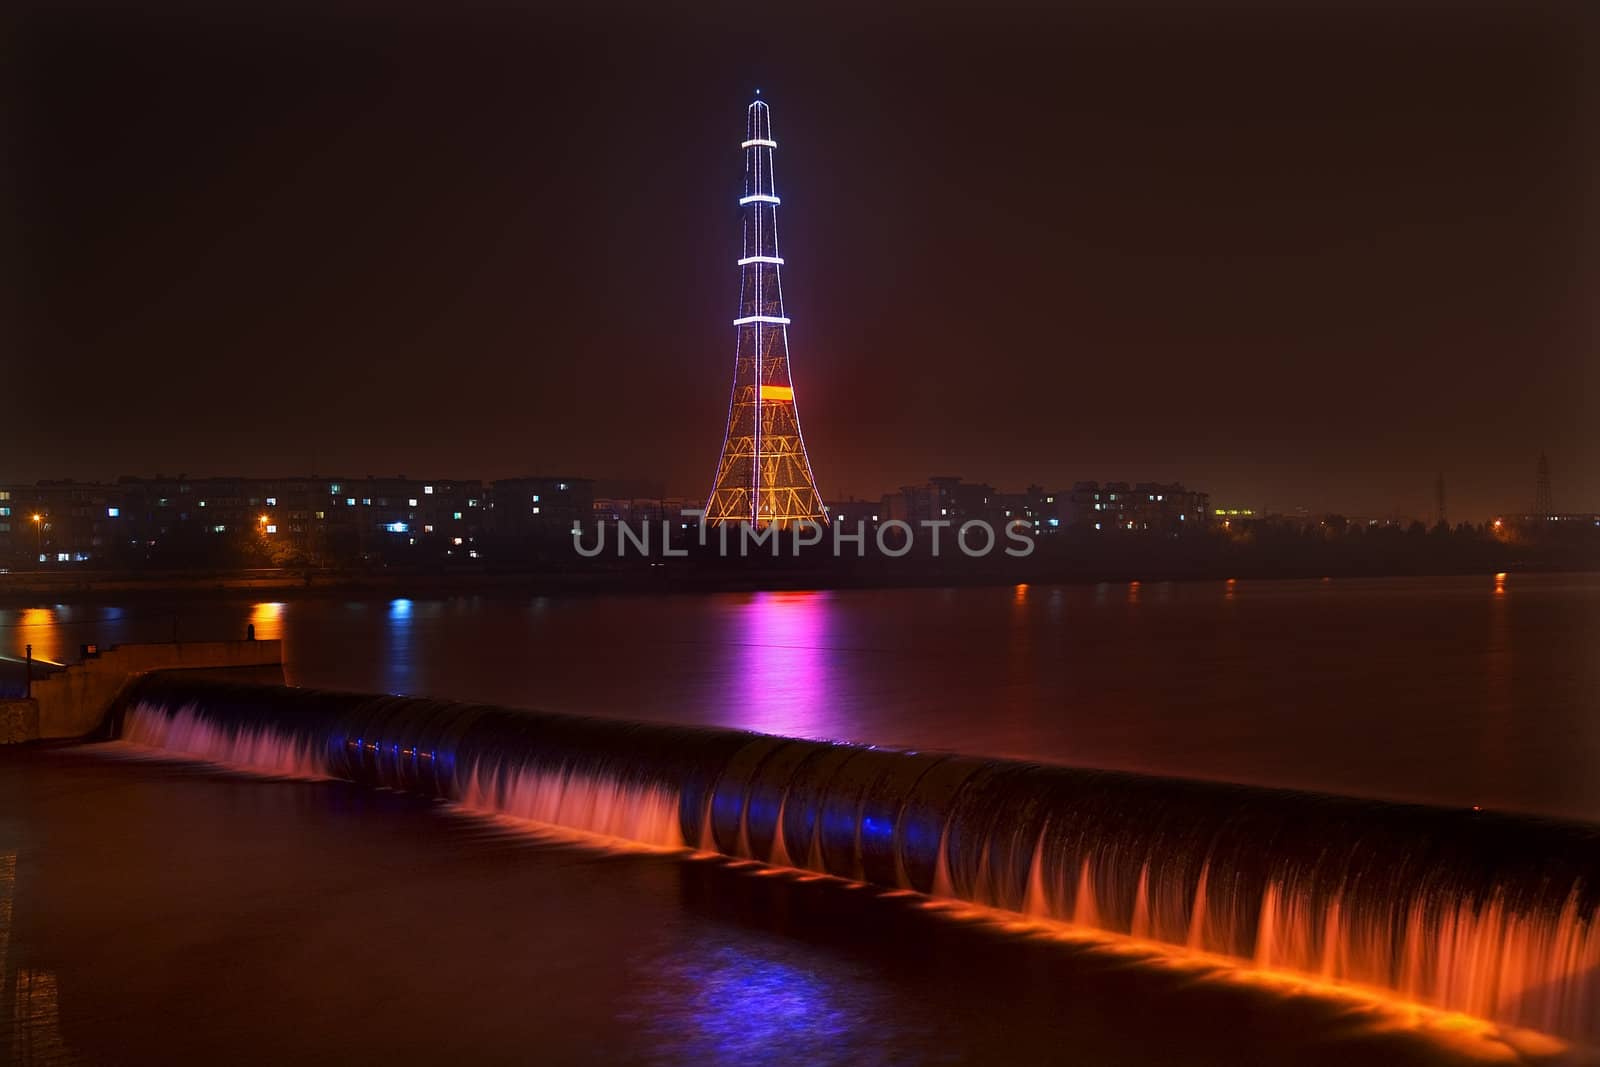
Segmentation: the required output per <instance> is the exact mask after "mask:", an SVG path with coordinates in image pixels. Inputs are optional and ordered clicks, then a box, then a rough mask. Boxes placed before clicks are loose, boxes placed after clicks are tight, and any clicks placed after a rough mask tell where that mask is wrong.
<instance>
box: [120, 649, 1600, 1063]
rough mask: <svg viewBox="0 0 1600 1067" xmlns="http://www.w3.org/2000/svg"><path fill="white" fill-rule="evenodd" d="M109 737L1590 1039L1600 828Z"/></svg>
mask: <svg viewBox="0 0 1600 1067" xmlns="http://www.w3.org/2000/svg"><path fill="white" fill-rule="evenodd" d="M112 726H113V729H114V731H115V732H116V733H117V734H118V735H119V736H120V737H122V738H123V739H125V740H127V741H129V742H132V743H135V744H139V745H144V746H150V747H154V748H158V749H164V750H167V751H170V752H174V753H181V754H186V755H189V756H195V757H200V758H204V759H208V760H214V761H217V762H220V763H224V764H229V765H234V766H242V767H248V768H251V769H254V770H258V771H263V772H267V773H271V774H284V775H296V776H308V777H329V778H338V779H346V780H349V781H352V782H358V783H362V784H365V785H369V786H375V787H386V788H392V789H398V790H405V791H408V792H413V793H418V794H422V795H424V796H430V797H438V798H442V799H446V800H450V801H456V802H460V803H462V804H464V805H467V806H469V807H472V808H476V809H479V810H484V811H490V812H497V813H502V814H505V815H508V816H514V817H518V818H524V819H530V820H536V821H538V822H542V823H547V824H551V825H555V826H561V827H566V828H569V829H572V830H577V831H583V832H588V833H597V834H603V835H607V836H610V837H615V838H621V839H625V840H628V841H633V842H637V843H641V844H645V845H651V846H657V847H661V848H669V849H673V848H690V847H692V848H698V849H701V850H705V851H715V852H719V853H722V854H724V855H727V856H731V857H738V858H743V859H753V860H758V861H761V862H764V863H769V864H774V865H780V866H786V867H795V868H801V869H805V870H810V871H816V872H821V873H824V874H829V875H835V876H838V877H841V878H846V879H851V880H855V881H862V882H868V883H872V884H876V885H879V886H884V887H889V888H897V889H909V890H914V891H917V892H920V893H926V894H931V895H934V896H941V897H949V898H953V899H957V900H963V901H969V902H972V903H975V904H980V905H985V906H989V907H995V908H1000V909H1006V910H1010V911H1015V912H1019V913H1023V914H1027V915H1031V916H1036V917H1040V918H1047V919H1056V920H1061V921H1065V922H1071V923H1075V924H1079V925H1083V926H1088V927H1093V928H1096V929H1100V930H1104V931H1108V932H1112V933H1118V934H1126V935H1131V936H1133V937H1137V938H1142V939H1147V940H1152V941H1159V942H1166V943H1170V944H1175V945H1179V946H1184V947H1187V948H1190V949H1194V950H1196V951H1203V952H1208V953H1216V954H1221V955H1225V956H1230V957H1234V958H1237V959H1239V960H1242V961H1245V962H1246V963H1248V964H1250V965H1252V966H1256V967H1260V968H1265V969H1270V970H1279V971H1289V972H1295V973H1301V974H1307V975H1311V976H1315V977H1318V978H1322V979H1326V980H1329V981H1334V982H1343V983H1356V984H1360V985H1365V986H1374V987H1381V988H1382V989H1385V990H1388V991H1390V992H1392V993H1394V994H1398V995H1399V996H1401V997H1404V998H1406V999H1409V1000H1413V1001H1416V1002H1419V1003H1424V1004H1429V1005H1433V1006H1436V1007H1440V1008H1445V1009H1451V1010H1459V1011H1463V1012H1467V1013H1469V1014H1472V1015H1476V1016H1479V1017H1482V1018H1487V1019H1493V1020H1497V1021H1500V1022H1505V1023H1510V1024H1515V1025H1519V1026H1526V1027H1531V1028H1534V1029H1538V1030H1543V1031H1546V1032H1549V1033H1555V1034H1560V1035H1563V1036H1566V1037H1570V1038H1576V1039H1578V1040H1583V1041H1593V1040H1595V1038H1596V1037H1597V1036H1600V1035H1597V1031H1596V1022H1595V1020H1596V1018H1597V1012H1596V1011H1595V1008H1596V1006H1597V1005H1596V998H1597V996H1600V978H1597V975H1600V934H1597V932H1596V931H1597V929H1600V828H1596V827H1593V826H1588V825H1580V824H1574V823H1563V822H1555V821H1550V820H1544V819H1536V818H1532V817H1525V816H1514V815H1506V814H1500V813H1490V812H1477V811H1467V810H1453V809H1444V808H1432V807H1423V806H1417V805H1400V804H1390V803H1381V802H1375V801H1365V800H1356V799H1351V798H1344V797H1332V796H1325V795H1319V794H1312V793H1301V792H1292V791H1287V790H1271V789H1261V788H1254V787H1245V786H1235V785H1226V784H1219V783H1207V782H1195V781H1185V780H1177V779H1166V778H1154V777H1143V776H1139V775H1131V774H1123V773H1112V772H1106V771H1094V770H1083V769H1075V768H1069V767H1054V766H1043V765H1039V764H1033V763H1024V762H1018V761H1014V760H1002V759H977V758H971V757H966V756H959V755H946V754H934V753H917V752H903V751H888V750H883V749H877V748H871V747H867V746H862V745H851V744H834V743H828V742H820V741H801V740H793V739H789V738H783V737H772V736H767V735H762V734H752V733H745V732H741V731H736V730H725V729H715V728H698V727H687V726H669V725H660V724H642V723H632V722H624V721H619V720H611V719H588V718H581V717H576V716H569V715H555V714H547V713H542V712H533V711H521V710H514V709H509V708H498V707H488V706H483V705H471V704H461V703H450V702H446V701H437V700H425V699H415V698H406V697H393V696H370V695H362V694H352V693H331V692H320V691H315V690H305V689H294V688H284V687H268V686H243V685H233V684H227V683H221V682H208V681H185V680H182V679H181V678H178V677H175V676H161V675H151V676H149V677H146V678H144V679H141V680H139V681H138V682H136V683H134V685H133V686H132V687H131V688H130V689H129V690H128V692H127V693H126V694H125V697H124V699H123V701H122V702H121V703H120V704H119V706H118V708H117V709H116V710H115V711H114V712H113V719H112Z"/></svg>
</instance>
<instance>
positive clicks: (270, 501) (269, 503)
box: [267, 496, 278, 508]
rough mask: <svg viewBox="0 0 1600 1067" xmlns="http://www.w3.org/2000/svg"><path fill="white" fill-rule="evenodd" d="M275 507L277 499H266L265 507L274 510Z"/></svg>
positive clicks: (270, 497) (271, 497) (273, 497)
mask: <svg viewBox="0 0 1600 1067" xmlns="http://www.w3.org/2000/svg"><path fill="white" fill-rule="evenodd" d="M277 506H278V498H277V497H275V496H269V497H267V507H269V508H275V507H277Z"/></svg>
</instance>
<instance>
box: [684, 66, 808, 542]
mask: <svg viewBox="0 0 1600 1067" xmlns="http://www.w3.org/2000/svg"><path fill="white" fill-rule="evenodd" d="M739 147H740V148H741V149H743V151H744V194H743V195H742V196H741V197H740V198H739V208H740V214H741V215H742V217H743V226H744V251H743V254H742V255H741V256H740V257H739V264H738V266H739V314H738V317H737V318H735V319H734V320H733V325H734V329H735V331H736V332H735V341H734V357H733V396H732V398H731V399H730V400H729V403H728V428H727V433H726V434H725V435H724V437H723V442H722V458H721V459H720V460H719V461H718V463H717V476H716V480H715V482H714V483H713V484H712V489H711V499H710V500H709V501H708V502H707V503H706V522H707V523H709V524H711V525H719V524H722V523H731V522H748V523H753V524H755V525H757V526H770V525H774V524H776V525H778V526H780V527H781V526H788V525H791V524H793V523H797V522H801V521H811V522H826V521H827V511H826V509H825V508H824V507H823V504H822V497H821V495H820V494H818V492H817V485H816V481H815V479H814V478H813V477H812V475H811V461H810V460H809V459H808V458H807V456H806V445H805V439H804V438H803V437H801V435H800V415H799V412H798V411H797V410H796V406H795V395H794V379H793V378H792V377H791V375H790V372H789V318H788V316H787V315H785V314H784V310H783V281H782V268H783V257H782V256H781V255H779V253H778V204H779V200H778V190H777V185H776V183H775V182H774V180H773V173H772V156H773V150H774V149H776V148H777V147H778V143H777V141H775V140H773V137H772V109H771V108H770V107H768V106H767V102H766V101H765V100H764V99H761V97H760V95H759V93H758V95H757V98H756V99H755V100H754V101H753V102H752V103H751V104H750V106H749V107H748V108H747V109H746V110H745V136H744V140H743V141H742V142H741V143H740V146H739Z"/></svg>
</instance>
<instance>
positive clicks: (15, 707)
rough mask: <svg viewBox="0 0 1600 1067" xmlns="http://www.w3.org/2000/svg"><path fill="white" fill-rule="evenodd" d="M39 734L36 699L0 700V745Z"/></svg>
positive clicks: (21, 740) (29, 739)
mask: <svg viewBox="0 0 1600 1067" xmlns="http://www.w3.org/2000/svg"><path fill="white" fill-rule="evenodd" d="M38 736H39V702H38V701H37V700H0V745H15V744H19V743H20V742H23V741H32V740H34V739H35V738H37V737H38Z"/></svg>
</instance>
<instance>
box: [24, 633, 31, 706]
mask: <svg viewBox="0 0 1600 1067" xmlns="http://www.w3.org/2000/svg"><path fill="white" fill-rule="evenodd" d="M26 655H27V670H28V673H27V676H26V680H25V681H24V682H23V683H22V695H23V697H24V698H25V699H32V697H33V646H32V645H29V646H28V651H27V653H26Z"/></svg>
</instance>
